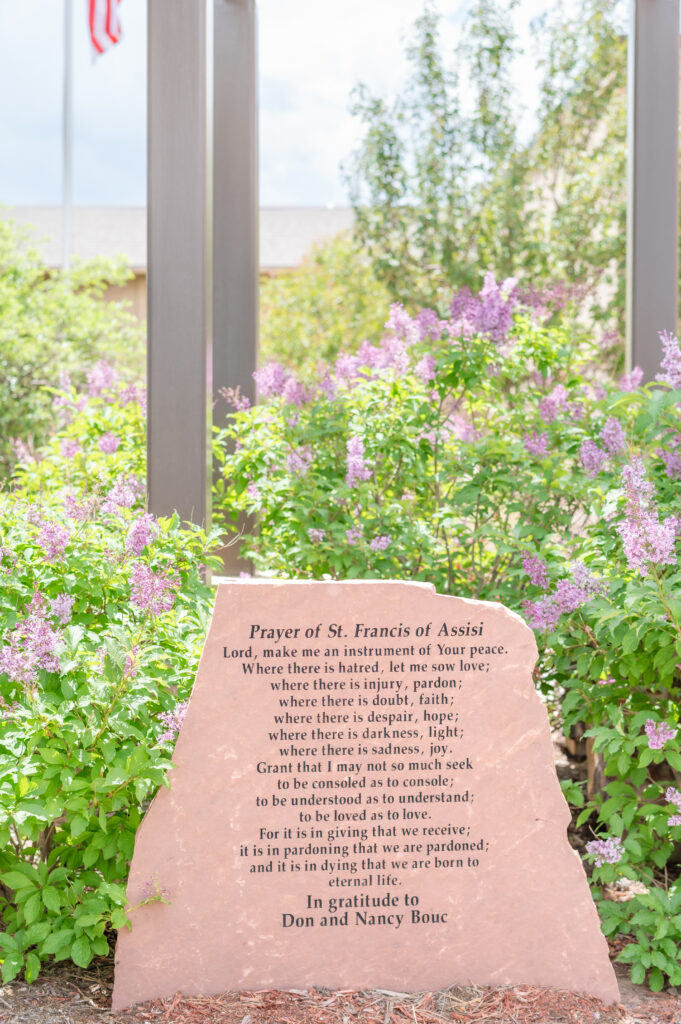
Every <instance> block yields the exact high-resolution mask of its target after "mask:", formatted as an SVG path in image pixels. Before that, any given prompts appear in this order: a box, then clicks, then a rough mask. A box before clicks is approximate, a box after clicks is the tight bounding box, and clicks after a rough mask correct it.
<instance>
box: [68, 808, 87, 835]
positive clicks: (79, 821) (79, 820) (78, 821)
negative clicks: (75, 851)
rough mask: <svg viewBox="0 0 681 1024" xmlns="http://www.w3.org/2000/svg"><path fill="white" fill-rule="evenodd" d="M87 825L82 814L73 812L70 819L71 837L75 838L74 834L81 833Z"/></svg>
mask: <svg viewBox="0 0 681 1024" xmlns="http://www.w3.org/2000/svg"><path fill="white" fill-rule="evenodd" d="M87 825H88V823H87V819H86V818H84V817H83V815H82V814H74V816H73V818H72V819H71V836H72V838H73V839H75V838H76V836H80V835H82V834H83V832H85V831H86V829H87Z"/></svg>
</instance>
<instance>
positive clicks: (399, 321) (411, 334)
mask: <svg viewBox="0 0 681 1024" xmlns="http://www.w3.org/2000/svg"><path fill="white" fill-rule="evenodd" d="M424 312H425V311H424ZM428 312H432V311H428ZM385 330H386V332H387V334H388V335H393V337H394V338H395V339H399V341H402V342H404V343H405V344H406V345H413V344H414V342H415V341H419V339H420V338H421V337H422V328H421V324H420V323H419V321H418V320H412V318H411V317H410V316H409V314H408V313H407V312H406V311H405V309H404V307H403V306H402V305H401V303H399V302H393V304H392V305H391V307H390V315H389V316H388V319H387V320H386V322H385ZM384 338H385V335H384Z"/></svg>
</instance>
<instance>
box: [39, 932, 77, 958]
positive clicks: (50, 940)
mask: <svg viewBox="0 0 681 1024" xmlns="http://www.w3.org/2000/svg"><path fill="white" fill-rule="evenodd" d="M72 938H73V929H72V928H62V929H61V930H60V931H58V932H52V934H51V935H48V936H47V938H46V939H45V941H44V942H43V945H42V949H41V952H43V953H45V954H52V955H53V954H54V953H56V952H57V950H59V949H62V948H63V947H64V946H66V945H68V944H69V943H70V942H71V940H72Z"/></svg>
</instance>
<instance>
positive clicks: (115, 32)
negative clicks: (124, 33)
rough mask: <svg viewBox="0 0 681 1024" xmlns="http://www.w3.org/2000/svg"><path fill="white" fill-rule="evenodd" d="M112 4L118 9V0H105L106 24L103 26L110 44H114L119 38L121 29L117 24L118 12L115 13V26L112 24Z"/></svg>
mask: <svg viewBox="0 0 681 1024" xmlns="http://www.w3.org/2000/svg"><path fill="white" fill-rule="evenodd" d="M114 3H115V4H116V6H117V7H118V3H119V0H106V22H105V25H104V31H105V32H106V34H107V36H108V37H109V39H110V40H111V42H112V43H114V44H115V43H117V42H118V40H119V39H120V38H121V29H120V24H119V23H118V12H116V24H115V26H114V25H113V24H112V21H113V18H112V14H113V11H112V6H113V4H114Z"/></svg>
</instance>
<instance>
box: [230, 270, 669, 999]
mask: <svg viewBox="0 0 681 1024" xmlns="http://www.w3.org/2000/svg"><path fill="white" fill-rule="evenodd" d="M661 340H662V345H663V351H662V360H663V362H662V370H661V373H660V377H659V380H658V381H657V382H654V383H653V384H652V385H647V386H642V383H641V380H642V378H641V373H640V371H639V370H638V368H635V369H634V370H633V371H632V372H631V373H630V374H628V375H625V376H624V377H622V378H620V380H619V381H614V380H612V379H610V378H609V377H608V376H607V375H606V374H604V373H603V372H602V370H601V369H600V367H601V364H602V349H601V343H600V342H597V341H596V340H594V339H589V338H584V337H580V336H579V334H578V332H577V331H576V330H575V328H574V325H573V324H571V325H570V326H569V328H568V326H567V325H566V323H565V322H563V321H562V320H561V318H560V316H557V315H555V314H554V315H552V314H551V311H550V310H547V309H546V307H545V306H544V305H543V304H542V303H541V302H533V303H530V302H527V301H526V300H525V299H524V298H523V296H522V295H521V294H520V293H519V291H518V289H517V286H516V285H514V284H513V282H506V283H505V284H504V285H497V284H496V283H495V282H493V280H492V279H491V278H488V279H487V280H486V283H485V288H484V289H483V291H482V292H481V293H480V295H478V296H471V295H470V293H468V292H464V293H462V294H459V295H457V296H455V298H454V300H453V302H452V304H451V308H450V310H449V315H448V316H444V317H443V316H442V315H441V314H440V313H438V312H436V311H432V310H425V311H422V312H421V313H419V314H417V315H416V316H409V315H407V313H406V312H405V310H404V309H402V308H401V307H400V306H394V307H393V308H392V310H391V313H390V316H389V317H388V319H387V321H386V326H385V332H384V335H383V338H382V340H381V341H380V343H379V344H377V345H369V344H368V343H367V344H364V345H362V346H360V347H359V348H358V349H356V350H355V351H353V352H351V353H341V354H340V355H339V356H338V358H337V359H336V360H335V362H334V364H333V365H331V366H327V367H324V368H321V369H320V372H319V374H318V377H317V379H316V381H311V380H308V381H307V382H306V388H305V396H304V397H301V394H300V391H299V390H298V389H296V388H294V387H293V385H292V382H291V374H290V372H288V371H284V370H282V369H281V368H279V369H277V368H276V367H275V366H272V365H270V366H268V367H267V368H265V370H264V371H263V373H264V376H263V380H264V381H265V383H266V390H267V397H266V400H265V401H264V402H263V403H262V404H261V405H259V406H257V407H256V408H253V409H245V408H243V406H242V407H237V408H234V411H233V416H232V419H231V426H230V429H229V432H228V433H229V440H230V447H229V453H228V454H227V449H223V458H224V478H223V481H222V482H221V484H220V485H219V486H218V489H217V495H216V498H217V505H218V507H219V508H222V509H223V510H224V512H225V514H226V516H227V518H228V519H229V520H230V521H235V520H236V518H237V516H239V515H243V513H248V514H250V516H252V518H251V519H250V522H253V523H256V522H257V527H258V528H257V532H256V531H255V530H247V531H246V532H245V534H244V536H243V553H244V554H246V555H248V556H249V557H251V558H252V559H253V561H254V562H255V564H256V566H257V567H258V568H259V569H260V570H262V571H265V572H270V573H275V574H276V575H278V576H283V577H293V576H295V577H303V578H352V577H364V578H380V577H390V578H397V579H399V578H407V579H412V580H413V579H416V580H427V581H430V582H432V583H434V584H435V585H436V587H437V589H438V590H439V591H441V592H443V593H448V592H449V593H457V594H461V595H464V596H471V597H479V598H485V599H491V600H500V601H502V602H504V603H505V604H507V605H509V606H510V607H512V608H516V609H517V610H518V611H520V612H521V614H523V615H524V616H525V617H526V619H527V621H528V622H529V623H530V625H531V626H532V627H533V628H534V629H535V630H536V631H537V637H538V643H539V649H540V662H539V666H538V671H537V677H538V683H539V686H540V687H541V688H542V690H544V692H545V693H546V695H547V698H549V699H551V700H553V701H554V702H556V703H558V704H559V705H560V706H561V709H562V716H563V723H564V726H565V728H569V727H570V726H571V725H572V724H573V723H575V722H577V721H580V722H584V723H586V725H587V726H588V727H589V731H588V735H589V736H590V738H591V741H592V742H593V744H594V746H595V750H596V753H597V754H598V755H599V756H601V757H602V758H603V760H604V773H605V777H606V785H605V789H604V791H603V792H601V793H597V794H596V795H595V797H594V799H593V800H590V801H589V802H588V803H587V802H585V799H584V794H583V792H582V790H581V788H580V787H579V786H576V785H574V784H572V785H569V786H568V787H567V790H566V795H567V796H568V798H569V799H570V800H571V801H572V802H573V804H574V805H575V806H576V807H578V808H579V807H583V811H582V815H581V820H582V821H586V820H589V822H590V824H591V827H592V829H593V830H594V832H595V835H594V839H593V841H592V844H591V845H590V846H589V848H588V856H587V861H588V862H589V864H590V865H591V866H592V869H593V884H594V892H595V895H596V897H597V899H598V900H599V907H600V910H601V914H602V917H603V924H604V928H605V929H606V930H607V931H608V933H614V932H618V931H619V932H621V933H622V934H628V935H631V936H632V942H631V947H630V948H629V947H628V948H629V952H628V953H627V954H626V956H625V957H624V959H625V960H626V959H629V960H630V962H631V964H632V978H633V980H634V981H637V982H640V981H643V980H644V979H645V978H647V979H648V981H649V983H650V984H651V986H652V987H654V988H659V987H661V985H662V984H664V982H665V979H671V980H672V981H673V982H674V983H675V984H676V983H679V982H681V969H680V968H679V966H678V963H679V953H680V952H681V883H680V882H679V880H678V870H677V868H676V867H675V866H674V865H675V862H673V851H674V849H675V844H677V843H679V842H681V832H680V831H678V829H679V820H680V818H681V812H679V811H678V805H676V804H673V801H672V802H671V803H672V808H671V809H670V806H669V804H670V801H669V799H668V798H666V797H665V793H667V792H669V791H670V789H673V790H674V792H678V789H677V788H675V787H678V786H679V785H681V745H680V739H681V728H680V727H679V703H678V697H679V689H680V688H681V598H680V597H679V596H678V595H679V593H680V586H681V565H680V563H679V554H680V552H681V546H680V545H679V539H680V534H681V515H680V514H679V479H680V477H681V407H680V405H679V403H680V401H681V392H680V391H678V390H676V388H677V387H678V385H679V381H680V379H681V369H680V368H681V353H680V352H679V346H678V342H677V341H676V339H674V338H672V337H671V336H669V335H663V336H662V337H661ZM292 395H295V396H296V401H295V402H293V401H292V400H291V396H292ZM303 452H304V453H305V454H304V458H303V457H302V455H301V453H303ZM621 879H624V880H625V881H626V880H627V879H628V880H629V881H630V882H636V883H637V884H640V886H641V888H642V889H646V893H643V892H640V893H639V894H637V895H636V896H635V898H634V899H632V900H631V901H630V902H627V903H611V902H610V901H608V900H603V899H602V898H601V888H600V887H601V885H604V884H612V883H614V882H615V881H617V880H621ZM639 914H640V915H642V916H640V918H639V917H638V916H637V915H639ZM661 916H666V917H667V918H668V919H669V921H670V922H671V923H670V924H669V926H668V931H667V932H666V933H665V934H664V935H663V934H662V931H659V929H660V927H661V926H660V920H661Z"/></svg>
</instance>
